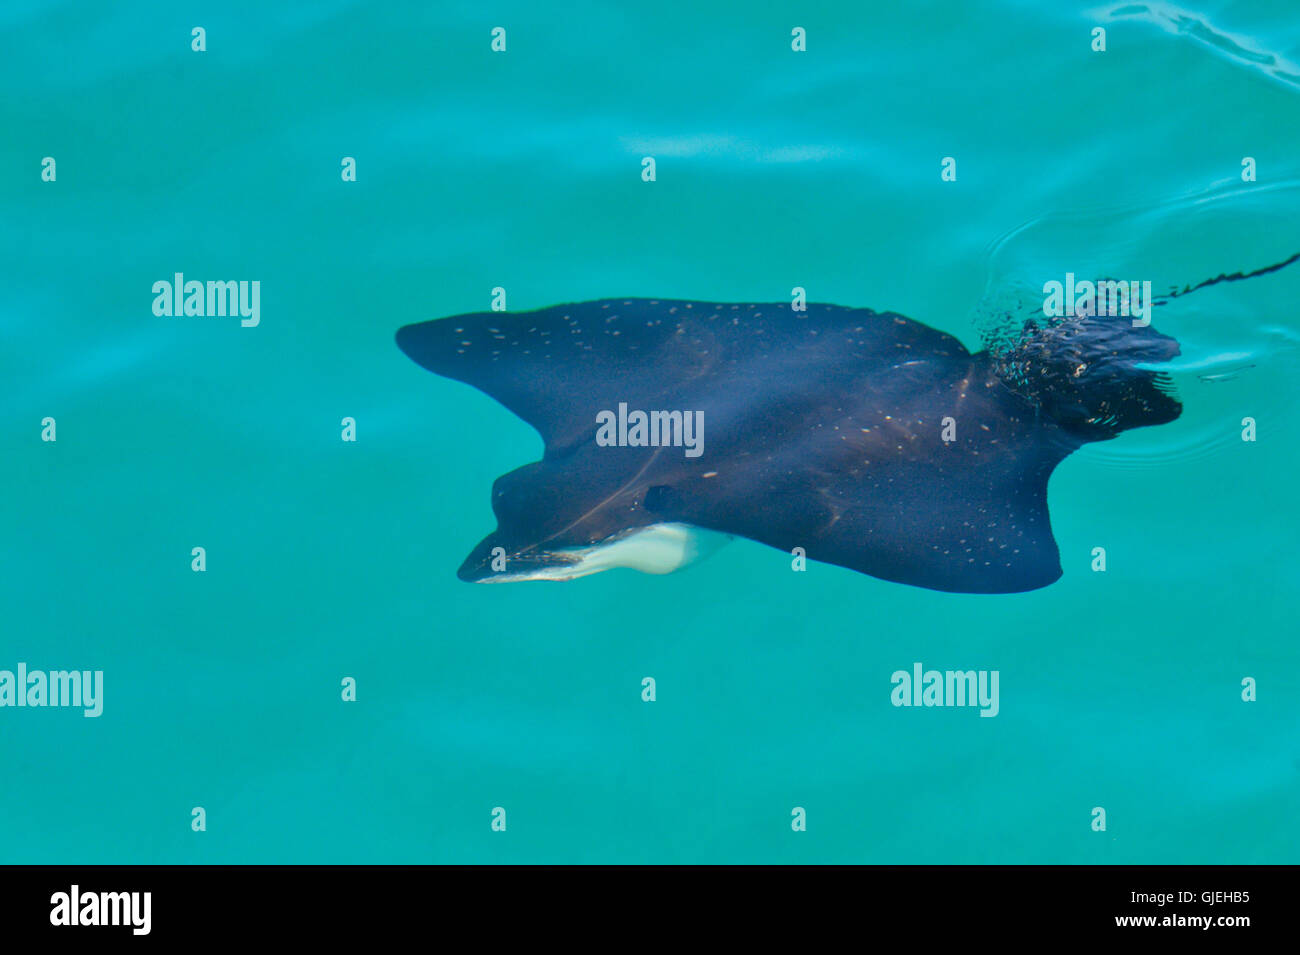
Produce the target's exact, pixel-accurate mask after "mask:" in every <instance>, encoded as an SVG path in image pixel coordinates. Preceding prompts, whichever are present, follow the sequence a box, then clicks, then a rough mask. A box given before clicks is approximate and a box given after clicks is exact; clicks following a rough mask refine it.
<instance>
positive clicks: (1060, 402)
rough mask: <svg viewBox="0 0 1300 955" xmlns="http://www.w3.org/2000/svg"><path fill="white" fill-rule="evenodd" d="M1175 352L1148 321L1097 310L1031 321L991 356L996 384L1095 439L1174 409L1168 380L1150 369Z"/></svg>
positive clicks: (1163, 419) (1158, 420) (1159, 419)
mask: <svg viewBox="0 0 1300 955" xmlns="http://www.w3.org/2000/svg"><path fill="white" fill-rule="evenodd" d="M1178 354H1179V347H1178V342H1177V341H1175V340H1174V339H1173V338H1170V337H1169V336H1168V335H1162V334H1161V333H1160V332H1158V331H1156V330H1155V329H1154V328H1152V327H1151V326H1149V325H1134V323H1133V320H1132V319H1130V318H1128V317H1126V316H1124V317H1121V316H1104V315H1103V316H1087V317H1075V318H1069V319H1064V320H1061V319H1056V320H1053V319H1043V320H1041V322H1040V321H1039V320H1031V321H1029V322H1027V323H1026V324H1025V326H1024V328H1023V329H1022V330H1021V333H1020V335H1019V337H1018V339H1016V340H1015V341H1013V342H1011V343H1010V344H1009V345H1008V346H1006V347H1005V348H1003V349H1000V350H999V351H997V352H996V353H995V354H994V355H993V362H994V368H995V372H996V374H997V375H998V377H999V378H1001V380H1002V382H1003V383H1004V384H1005V385H1006V386H1007V387H1008V388H1010V389H1011V390H1012V391H1014V392H1016V393H1017V394H1019V395H1021V396H1022V397H1024V398H1026V399H1027V400H1029V401H1031V402H1032V403H1033V404H1035V405H1036V406H1037V407H1038V408H1039V409H1040V410H1041V411H1042V413H1043V414H1044V415H1045V416H1046V417H1047V418H1050V419H1051V420H1054V421H1056V422H1057V423H1058V424H1059V425H1060V426H1061V427H1062V428H1064V429H1066V430H1067V431H1070V432H1072V433H1074V434H1076V435H1077V436H1079V437H1080V438H1082V439H1083V440H1085V441H1100V440H1105V439H1106V438H1113V437H1115V436H1116V435H1117V434H1119V433H1120V432H1121V431H1124V430H1127V429H1128V428H1138V427H1143V426H1146V425H1156V424H1166V423H1168V422H1170V421H1173V420H1175V419H1176V418H1177V417H1178V416H1179V415H1180V414H1181V413H1182V410H1183V406H1182V404H1181V402H1179V400H1178V398H1177V396H1176V395H1175V393H1174V387H1173V382H1172V380H1171V379H1170V378H1169V376H1168V375H1167V374H1165V373H1164V372H1162V371H1160V370H1159V369H1158V368H1155V367H1153V366H1157V365H1159V364H1161V363H1163V362H1167V361H1169V360H1170V359H1172V358H1174V357H1175V356H1177V355H1178Z"/></svg>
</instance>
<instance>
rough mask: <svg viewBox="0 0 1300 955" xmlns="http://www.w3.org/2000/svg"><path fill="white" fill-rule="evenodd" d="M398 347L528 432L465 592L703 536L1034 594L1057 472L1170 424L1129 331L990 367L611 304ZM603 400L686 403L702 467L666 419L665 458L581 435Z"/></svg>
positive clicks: (1038, 348) (801, 317)
mask: <svg viewBox="0 0 1300 955" xmlns="http://www.w3.org/2000/svg"><path fill="white" fill-rule="evenodd" d="M397 343H398V345H399V346H400V347H401V349H402V350H403V351H404V352H405V353H406V354H407V355H409V356H410V357H411V358H412V359H414V360H415V361H416V362H417V363H419V364H420V365H422V366H423V367H425V368H427V369H429V370H430V371H433V372H436V373H438V374H440V375H444V376H447V377H449V378H454V379H457V380H460V381H464V382H467V383H468V384H471V385H473V386H474V387H476V388H478V389H480V390H481V391H483V392H486V393H487V394H489V395H491V396H492V397H494V398H496V399H497V400H498V401H500V402H501V403H502V404H503V405H505V406H506V407H507V408H509V409H510V410H511V411H513V412H514V413H515V414H517V415H518V416H519V417H521V418H522V419H524V420H525V421H527V422H528V423H529V424H531V425H532V426H533V427H535V428H536V429H537V431H538V432H539V433H540V434H541V436H542V439H543V440H544V442H545V446H546V449H545V453H544V455H543V457H542V460H541V461H537V462H534V463H531V464H526V465H524V466H523V467H521V468H519V469H518V470H515V471H512V472H511V473H509V474H506V475H504V476H502V477H500V478H498V479H497V481H496V483H495V486H494V487H493V491H492V507H493V510H494V512H495V514H496V517H497V521H498V527H497V529H496V530H495V531H494V532H493V533H491V534H489V535H488V536H487V537H486V538H485V539H484V540H483V541H482V542H481V543H480V544H479V545H478V546H477V547H476V548H474V550H473V551H472V552H471V554H470V555H469V557H468V558H467V559H466V560H465V562H464V564H463V565H462V567H461V568H460V571H459V575H460V577H461V578H462V579H465V580H470V581H494V580H520V579H566V578H569V577H574V576H581V575H583V574H586V573H592V572H595V571H598V570H603V569H607V568H608V567H617V566H632V567H638V568H639V569H643V570H650V571H652V572H665V571H667V570H671V569H675V567H676V566H679V565H680V564H682V563H685V562H686V561H687V560H689V559H690V557H691V556H692V555H693V554H694V552H695V550H697V549H698V546H697V542H696V541H695V540H694V537H693V535H694V534H695V532H696V531H708V532H715V533H716V534H718V535H739V536H742V537H747V538H750V539H752V540H755V541H760V542H762V543H765V544H770V545H772V546H773V547H777V548H780V549H782V550H784V551H787V552H794V549H795V548H803V553H805V554H806V555H807V557H808V558H811V559H814V560H819V561H825V562H828V563H832V564H839V565H841V566H843V567H849V568H852V569H853V570H857V571H861V572H862V573H865V574H870V575H872V576H874V577H879V578H883V579H885V580H892V581H899V582H902V583H907V584H913V585H915V586H918V587H928V588H932V589H935V590H946V591H961V592H973V593H1009V592H1018V591H1026V590H1033V589H1035V588H1038V587H1043V586H1045V585H1047V584H1050V583H1052V582H1053V581H1054V580H1056V579H1057V578H1058V577H1059V576H1060V575H1061V567H1060V561H1059V558H1058V554H1057V547H1056V542H1055V540H1054V539H1053V537H1052V531H1051V526H1050V521H1049V518H1048V512H1047V482H1048V478H1049V477H1050V476H1051V474H1052V471H1053V469H1054V468H1055V467H1056V466H1057V464H1059V463H1060V462H1061V461H1062V460H1063V459H1064V458H1065V457H1066V456H1067V455H1069V454H1070V452H1071V451H1073V450H1074V449H1076V448H1078V447H1080V446H1081V445H1082V444H1084V443H1085V442H1089V441H1099V440H1105V439H1108V438H1112V437H1114V436H1115V435H1117V434H1119V433H1120V432H1121V431H1123V430H1125V429H1127V428H1132V427H1138V426H1142V425H1153V424H1160V423H1164V422H1168V421H1172V420H1174V419H1175V418H1177V417H1178V415H1179V413H1180V411H1181V405H1180V404H1179V402H1178V401H1177V400H1176V399H1175V398H1174V397H1173V396H1172V394H1171V389H1170V387H1169V385H1168V381H1167V379H1166V378H1164V376H1162V375H1159V374H1157V373H1156V372H1154V371H1151V370H1147V369H1143V368H1141V367H1139V365H1140V364H1145V363H1150V362H1160V361H1165V360H1168V359H1169V358H1172V357H1173V356H1175V355H1177V354H1178V345H1177V343H1176V342H1175V341H1174V340H1173V339H1171V338H1168V337H1166V336H1164V335H1161V334H1159V333H1158V332H1156V331H1155V330H1154V329H1152V328H1150V327H1145V328H1139V327H1134V326H1133V324H1132V322H1131V321H1130V320H1129V319H1127V318H1108V317H1087V318H1082V319H1073V320H1069V321H1063V322H1058V323H1056V324H1050V325H1049V324H1046V323H1044V327H1041V328H1040V327H1038V325H1037V324H1036V323H1034V322H1030V323H1028V324H1026V326H1025V328H1024V330H1023V331H1022V333H1021V335H1020V338H1019V340H1018V341H1017V342H1016V343H1014V345H1013V346H1011V347H1008V348H1005V349H1000V350H999V351H998V352H997V354H996V355H995V354H993V353H990V352H988V351H980V352H977V353H974V354H972V353H971V352H969V351H967V349H966V348H965V347H964V346H963V345H962V344H961V342H959V341H958V340H957V339H956V338H953V337H952V336H950V335H947V334H945V333H943V332H940V331H937V330H935V329H932V328H929V327H927V326H926V325H923V324H921V323H919V322H916V321H913V320H911V319H908V318H905V317H903V316H902V315H897V314H893V313H889V312H874V311H871V310H869V309H861V308H845V307H841V306H836V305H816V304H810V305H808V306H807V310H806V311H804V312H795V311H792V310H791V307H790V305H789V304H788V303H785V304H707V303H703V302H689V301H670V300H664V299H654V300H650V299H611V300H604V301H592V302H582V303H578V304H572V305H558V306H554V307H551V308H544V309H539V310H537V311H533V312H523V313H494V312H482V313H475V314H469V315H460V316H455V317H452V318H445V319H440V320H437V321H431V322H423V323H420V324H416V325H408V326H405V327H404V328H402V329H400V330H399V331H398V333H397ZM620 404H621V405H624V406H625V407H626V409H632V410H640V411H644V412H647V413H648V412H651V411H677V412H683V413H685V414H694V413H696V412H698V413H700V416H701V417H700V419H699V420H701V421H702V424H703V429H702V438H703V441H702V444H701V451H700V453H699V455H698V456H691V455H689V454H687V453H686V452H687V450H688V449H687V448H686V447H684V446H681V442H680V441H678V438H679V437H680V435H679V433H678V432H677V431H670V430H668V429H665V433H664V434H663V440H664V443H663V444H661V445H660V446H644V447H642V446H605V445H604V444H602V443H601V442H598V440H597V436H598V430H599V416H600V415H601V413H602V412H611V413H616V412H617V410H618V409H619V406H620Z"/></svg>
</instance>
